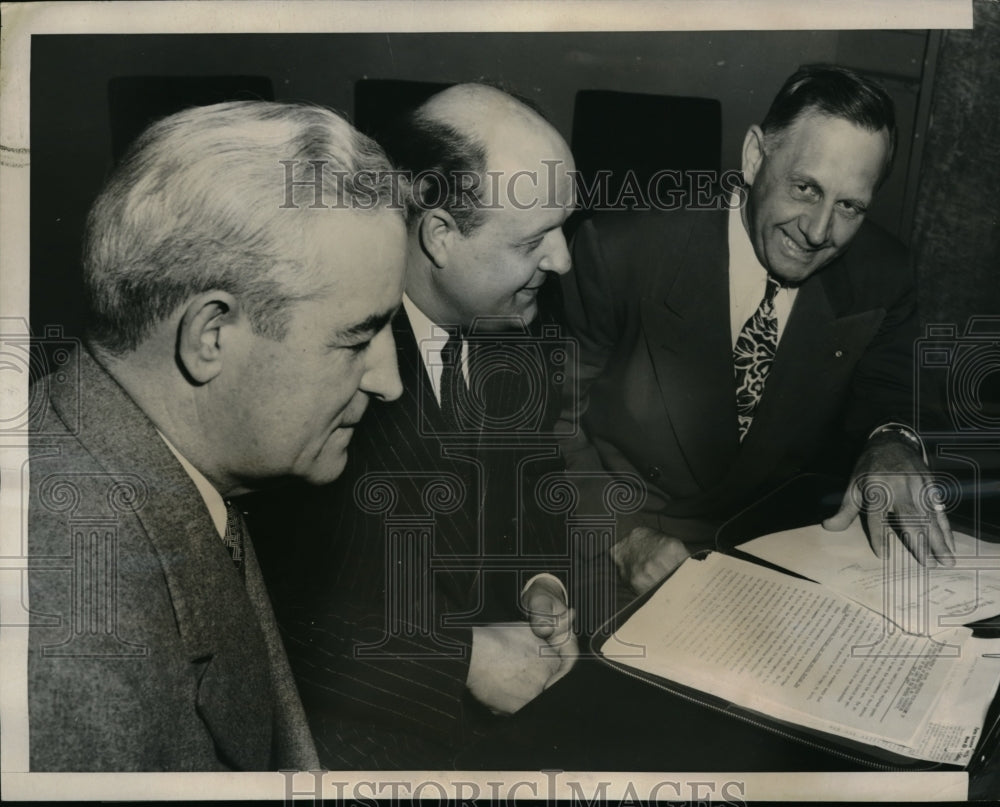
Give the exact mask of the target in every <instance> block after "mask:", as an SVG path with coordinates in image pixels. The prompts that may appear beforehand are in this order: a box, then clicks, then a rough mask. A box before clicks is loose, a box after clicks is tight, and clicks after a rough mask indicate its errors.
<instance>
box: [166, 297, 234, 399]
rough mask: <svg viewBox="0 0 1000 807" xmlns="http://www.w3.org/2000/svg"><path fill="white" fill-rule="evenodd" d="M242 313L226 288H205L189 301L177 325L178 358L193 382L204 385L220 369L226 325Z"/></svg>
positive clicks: (226, 341)
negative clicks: (223, 289)
mask: <svg viewBox="0 0 1000 807" xmlns="http://www.w3.org/2000/svg"><path fill="white" fill-rule="evenodd" d="M242 316H243V314H242V313H241V310H240V305H239V301H238V300H237V299H236V297H234V296H233V295H232V294H230V293H229V292H228V291H219V290H215V291H208V292H204V293H202V294H199V295H198V296H196V297H192V298H191V299H190V300H189V301H188V303H187V305H186V306H185V307H184V313H183V314H182V316H181V321H180V325H179V327H178V334H177V357H178V360H179V361H180V364H181V367H183V369H184V371H185V372H186V373H187V374H188V376H189V377H190V378H191V379H192V380H193V381H194V382H195V383H197V384H206V383H208V382H209V381H211V380H212V379H213V378H215V377H216V376H217V375H218V374H219V373H220V372H221V370H222V359H223V354H224V351H225V348H226V346H227V343H228V339H229V334H228V331H229V329H228V328H227V326H229V325H232V324H234V323H236V322H237V321H238V320H239V319H240V317H242ZM224 329H226V333H223V330H224Z"/></svg>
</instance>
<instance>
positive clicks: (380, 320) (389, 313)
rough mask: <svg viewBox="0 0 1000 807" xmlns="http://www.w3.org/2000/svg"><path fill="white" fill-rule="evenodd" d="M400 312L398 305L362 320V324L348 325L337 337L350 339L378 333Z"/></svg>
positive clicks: (339, 330)
mask: <svg viewBox="0 0 1000 807" xmlns="http://www.w3.org/2000/svg"><path fill="white" fill-rule="evenodd" d="M398 310H399V306H398V305H396V306H393V307H392V308H390V309H388V310H386V311H382V312H381V313H378V314H372V315H371V316H368V317H365V318H364V319H363V320H361V322H357V323H355V324H354V325H348V326H347V327H346V328H340V329H338V330H337V332H336V334H335V336H336V338H338V339H350V338H351V337H355V336H363V335H365V334H369V333H378V332H379V331H381V330H382V329H383V328H384V327H385V325H386V323H387V322H389V320H391V319H392V318H393V317H394V316H395V315H396V312H397V311H398Z"/></svg>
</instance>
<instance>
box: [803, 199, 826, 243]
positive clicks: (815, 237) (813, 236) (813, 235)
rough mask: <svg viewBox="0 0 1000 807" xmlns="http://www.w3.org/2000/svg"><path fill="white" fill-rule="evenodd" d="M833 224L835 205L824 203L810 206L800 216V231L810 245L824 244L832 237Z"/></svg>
mask: <svg viewBox="0 0 1000 807" xmlns="http://www.w3.org/2000/svg"><path fill="white" fill-rule="evenodd" d="M832 224H833V205H831V204H822V205H817V206H815V207H813V208H810V209H809V210H807V211H806V212H804V213H803V214H802V215H801V216H799V231H800V232H801V233H802V235H803V236H804V237H805V239H806V243H808V244H809V246H810V247H813V248H816V247H821V246H823V245H824V244H825V243H826V242H827V241H828V240H829V238H830V227H831V226H832Z"/></svg>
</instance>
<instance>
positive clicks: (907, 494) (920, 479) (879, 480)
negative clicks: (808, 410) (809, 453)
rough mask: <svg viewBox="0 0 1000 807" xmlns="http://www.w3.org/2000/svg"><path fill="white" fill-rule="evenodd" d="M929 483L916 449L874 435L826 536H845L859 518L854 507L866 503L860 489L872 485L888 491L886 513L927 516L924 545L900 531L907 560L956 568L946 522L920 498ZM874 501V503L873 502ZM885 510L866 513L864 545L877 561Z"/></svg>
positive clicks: (901, 441)
mask: <svg viewBox="0 0 1000 807" xmlns="http://www.w3.org/2000/svg"><path fill="white" fill-rule="evenodd" d="M932 482H933V477H932V476H931V472H930V470H929V469H928V468H927V466H926V465H925V464H924V461H923V458H922V457H921V456H920V453H919V452H918V451H917V450H916V448H915V447H914V446H912V445H910V443H909V442H908V441H907V440H906V438H905V437H901V436H899V435H893V434H892V433H888V432H887V433H882V434H877V435H875V436H874V437H872V438H871V439H870V440H869V441H868V445H867V446H866V447H865V450H864V452H862V454H861V457H860V458H859V459H858V462H857V464H856V465H855V466H854V473H853V474H852V475H851V483H850V484H849V485H848V486H847V492H846V493H845V494H844V500H843V501H842V502H841V504H840V510H838V511H837V513H836V514H835V515H833V516H830V518H828V519H826V521H824V522H823V526H824V527H825V528H826V529H828V530H836V531H838V532H839V531H840V530H846V529H847V528H848V527H849V526H850V525H851V522H853V521H854V519H855V518H856V517H857V515H858V502H859V501H861V502H865V501H868V498H867V497H866V496H865V491H864V490H862V486H863V485H865V484H875V485H880V486H885V487H886V488H888V489H889V491H891V496H892V498H891V511H892V512H893V513H894V514H895V515H897V516H903V517H905V516H913V515H920V516H929V517H930V518H929V520H930V525H929V526H930V529H929V535H928V540H927V541H922V540H920V539H919V537H918V535H917V534H916V533H915V532H911V531H909V530H906V529H903V530H899V532H900V533H901V534H900V535H899V539H900V540H901V541H902V542H903V545H904V546H905V547H906V548H907V549H908V550H909V551H910V552H911V553H912V555H913V556H914V557H915V558H916V559H917V560H918V561H919V562H920V563H922V564H924V565H925V566H926V565H928V564H930V565H934V564H935V563H940V564H941V565H943V566H954V565H955V556H954V553H955V538H954V536H953V535H952V534H951V527H950V526H949V525H948V517H947V516H946V515H945V514H944V512H943V511H941V510H936V509H930V510H928V509H927V508H928V506H929V504H930V503H929V502H928V501H926V498H927V497H926V496H921V492H922V491H923V490H925V489H926V487H927V486H928V485H930V484H931V483H932ZM872 498H873V499H877V498H879V497H875V496H873V497H872ZM885 517H886V512H885V510H884V509H879V510H874V511H869V513H868V541H869V543H871V546H872V550H873V551H874V552H875V555H876V556H877V557H880V558H881V557H882V556H883V555H884V554H885V539H884V536H883V530H882V527H883V524H884V522H885Z"/></svg>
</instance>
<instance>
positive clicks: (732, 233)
mask: <svg viewBox="0 0 1000 807" xmlns="http://www.w3.org/2000/svg"><path fill="white" fill-rule="evenodd" d="M739 201H740V195H739V193H734V194H733V195H732V197H731V198H730V200H729V203H730V208H729V316H730V324H731V326H732V340H733V348H735V347H736V339H737V337H738V336H739V335H740V331H742V330H743V326H744V325H746V322H747V320H748V319H750V317H752V316H753V315H754V312H755V311H756V310H757V307H758V306H759V305H760V302H761V300H763V299H764V289H765V288H767V270H766V269H765V268H764V267H763V266H761V263H760V261H758V260H757V253H756V252H754V250H753V244H752V243H751V241H750V236H749V235H748V234H747V231H746V228H745V227H744V226H743V218H742V216H741V215H740V208H739V207H738V205H739ZM796 294H798V289H792V288H786V287H784V286H782V287H781V288H780V289H779V290H778V293H777V294H776V295H775V297H774V314H775V316H776V317H777V320H778V341H779V342H780V341H781V334H782V333H783V332H784V330H785V324H786V323H787V322H788V315H789V314H790V313H791V312H792V303H794V302H795V295H796Z"/></svg>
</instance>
